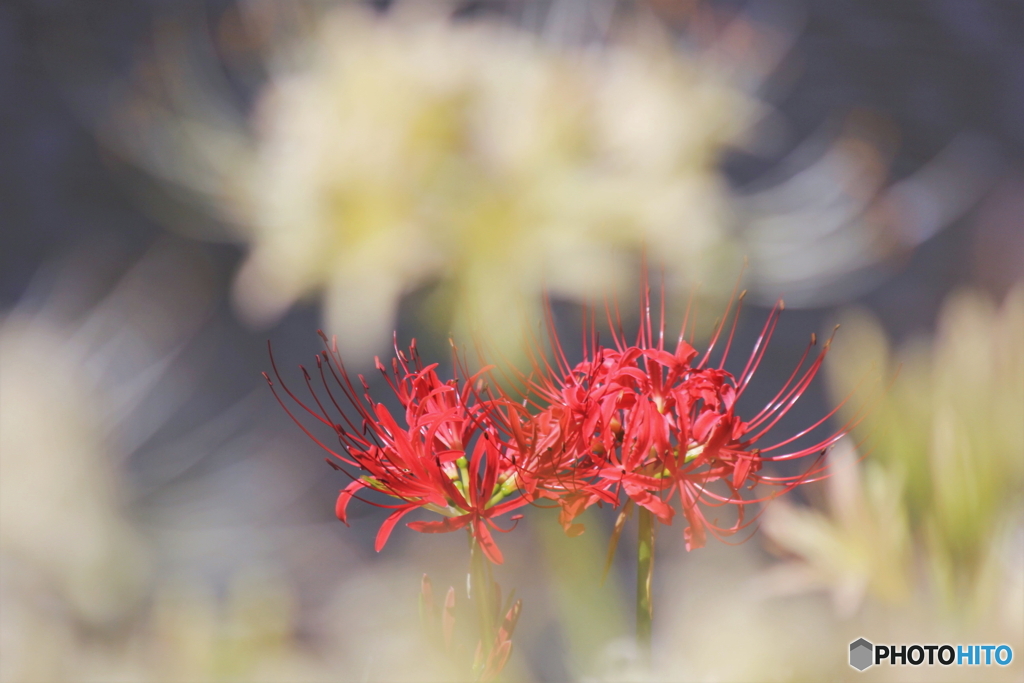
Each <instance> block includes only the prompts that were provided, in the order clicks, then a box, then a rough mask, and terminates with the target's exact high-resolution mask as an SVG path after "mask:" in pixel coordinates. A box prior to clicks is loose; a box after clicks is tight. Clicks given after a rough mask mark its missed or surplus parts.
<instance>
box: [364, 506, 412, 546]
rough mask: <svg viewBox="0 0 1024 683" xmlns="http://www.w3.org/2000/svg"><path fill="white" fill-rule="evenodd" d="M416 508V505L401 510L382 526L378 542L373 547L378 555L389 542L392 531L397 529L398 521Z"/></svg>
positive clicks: (378, 534)
mask: <svg viewBox="0 0 1024 683" xmlns="http://www.w3.org/2000/svg"><path fill="white" fill-rule="evenodd" d="M416 507H417V506H415V505H409V506H408V507H404V508H399V509H398V510H395V512H394V513H392V514H391V515H390V516H389V517H388V518H387V519H385V520H384V523H383V524H381V525H380V531H378V532H377V542H376V543H374V545H373V547H374V550H376V551H377V552H378V553H379V552H380V550H381V548H383V547H384V544H385V543H387V542H388V536H390V535H391V530H392V529H394V528H395V525H396V524H398V520H400V519H401V518H402V517H403V516H405V515H407V514H408V513H409V512H411V511H412V510H414V509H415V508H416Z"/></svg>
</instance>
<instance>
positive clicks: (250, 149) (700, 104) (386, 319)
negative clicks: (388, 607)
mask: <svg viewBox="0 0 1024 683" xmlns="http://www.w3.org/2000/svg"><path fill="white" fill-rule="evenodd" d="M401 10H402V8H399V10H396V11H392V12H390V13H388V15H386V16H383V17H382V16H375V15H373V14H371V13H369V12H368V11H365V10H363V9H358V8H355V7H352V6H349V7H341V8H338V9H335V10H333V11H331V12H329V13H327V16H326V18H324V19H323V20H322V21H320V22H319V23H318V24H317V26H316V28H315V29H314V30H312V31H309V32H307V34H306V35H305V36H304V38H303V39H302V40H299V41H298V42H297V44H295V45H291V46H290V48H291V49H289V50H288V51H287V52H286V53H285V52H283V51H282V54H286V57H287V58H280V59H278V61H277V62H276V63H275V66H274V67H273V68H272V76H271V78H270V79H269V81H268V83H267V84H266V86H265V87H264V89H263V92H262V94H261V96H260V99H259V104H258V106H257V107H256V113H255V115H254V118H253V121H252V125H251V126H248V125H246V126H243V125H242V124H241V123H239V122H238V121H235V122H234V124H232V123H231V122H230V119H225V117H223V116H221V115H220V114H219V113H218V110H217V108H216V107H213V106H210V105H209V102H208V100H210V99H211V98H212V97H215V96H216V92H214V93H212V94H211V92H209V91H207V90H203V89H202V87H203V86H202V84H201V83H200V80H201V79H200V78H199V77H198V76H197V77H195V78H194V79H193V81H189V75H188V72H187V71H185V72H184V73H175V74H174V82H175V83H177V86H176V89H175V94H174V95H173V99H174V100H176V102H175V104H174V107H176V108H177V109H176V111H171V112H170V113H168V112H166V111H158V110H154V109H153V107H152V104H150V105H142V106H139V107H134V108H133V109H131V110H130V111H127V112H126V116H125V120H124V121H123V122H122V123H124V124H125V126H126V128H125V131H129V132H125V131H122V133H121V134H120V136H119V142H118V143H117V144H118V145H119V146H121V148H122V149H128V151H129V154H131V155H132V156H133V157H135V158H136V159H140V160H143V162H144V163H147V164H148V165H149V166H150V167H151V168H154V169H155V170H156V172H157V173H159V174H160V175H162V176H163V177H165V178H167V179H170V180H172V181H173V182H175V183H178V184H183V185H186V186H189V187H191V188H192V189H194V190H197V191H199V192H200V193H202V194H204V195H206V196H208V197H212V198H213V200H214V202H215V204H217V205H218V206H219V207H220V208H221V209H222V210H223V211H224V212H225V213H226V214H227V215H229V216H231V217H233V218H234V220H235V221H236V222H237V223H238V225H239V229H240V231H241V234H242V236H243V238H244V239H245V241H247V242H248V243H249V245H250V252H249V257H248V259H247V260H246V262H245V263H244V265H243V267H242V269H241V271H240V273H239V276H238V279H237V281H236V287H235V295H236V302H237V303H238V304H239V307H240V310H241V311H242V312H243V313H244V314H245V316H246V317H248V318H249V319H251V320H254V321H269V320H273V319H275V318H276V317H277V316H279V315H280V314H281V313H282V312H283V311H284V310H285V309H286V308H287V307H288V306H290V305H291V304H292V303H293V302H295V301H296V300H297V299H299V298H300V297H304V296H307V295H312V294H317V293H321V292H322V293H323V294H324V297H325V299H324V302H325V315H326V318H327V321H328V326H329V327H330V328H331V329H332V330H333V331H335V332H336V333H338V334H339V343H340V344H342V345H344V346H345V347H346V350H347V351H350V352H353V353H356V354H359V355H362V356H364V357H365V355H366V354H367V353H368V352H370V351H372V350H374V349H376V348H378V347H379V346H380V345H381V344H382V343H383V342H385V341H386V340H387V339H388V338H389V337H390V334H391V331H392V329H393V327H394V323H395V314H396V311H397V306H398V302H399V299H400V298H401V296H402V295H404V294H406V293H408V292H410V291H412V290H414V289H416V288H418V287H420V286H423V285H434V284H439V285H440V286H439V287H438V288H437V289H436V296H435V299H434V302H435V307H434V308H433V309H432V310H433V311H435V312H438V313H439V315H438V316H434V317H435V318H438V320H440V321H444V322H439V324H441V325H445V324H448V323H450V324H451V329H453V330H455V331H456V332H461V333H466V332H469V331H474V332H479V333H483V334H484V335H486V336H487V337H488V338H489V339H490V340H491V341H492V342H496V343H498V344H499V345H502V346H505V347H508V346H509V345H515V344H517V343H518V342H519V340H520V337H521V329H522V324H523V323H524V322H526V323H529V324H532V322H533V321H534V320H533V319H534V318H535V317H537V316H536V315H535V314H536V313H537V312H538V309H539V305H540V301H541V295H542V291H543V290H544V289H548V290H550V291H551V292H552V294H553V295H554V296H556V297H566V298H569V299H573V300H580V299H593V298H598V300H599V299H600V296H601V294H602V293H610V292H614V291H616V290H618V289H619V288H621V287H622V286H623V285H624V284H626V281H627V279H628V276H629V275H630V273H631V269H632V267H633V265H634V264H635V259H636V256H637V254H639V252H640V251H641V250H644V249H645V250H646V253H647V254H648V258H649V260H650V261H651V263H652V265H653V266H655V267H664V268H665V269H666V272H667V274H668V275H669V277H670V282H673V283H679V284H682V283H692V282H694V281H697V280H703V281H705V282H706V283H709V284H712V285H715V284H717V283H719V282H725V281H728V282H729V283H731V281H732V280H733V279H734V277H735V270H733V269H732V268H733V266H735V265H737V264H736V263H735V260H734V259H732V258H731V251H730V247H729V241H728V240H727V239H726V233H725V231H724V230H723V228H724V226H725V223H726V222H727V212H726V209H725V201H724V199H725V189H724V182H723V180H722V179H721V178H720V176H719V174H718V173H717V171H716V168H715V157H716V155H717V153H718V152H719V151H720V150H721V149H722V147H723V145H725V144H726V143H727V142H729V141H730V140H733V139H734V138H735V137H736V136H737V135H738V134H739V133H740V132H741V131H742V130H743V129H744V127H745V125H746V123H747V121H748V119H749V118H750V115H751V111H752V103H751V101H750V100H748V99H747V98H746V97H745V96H743V95H742V94H741V92H740V91H739V90H737V89H735V88H734V87H732V86H730V85H729V83H728V81H727V79H726V78H725V77H724V76H723V75H722V72H721V70H720V69H718V68H717V67H716V66H715V65H714V63H713V60H711V59H710V58H708V59H704V60H702V59H698V58H696V57H692V56H688V55H686V54H682V53H680V52H678V51H677V50H675V49H674V48H673V47H672V46H671V45H670V44H669V41H668V39H667V38H666V37H665V36H662V35H660V34H658V33H656V32H654V31H653V30H651V31H645V32H643V33H642V34H641V35H640V36H639V37H638V38H634V39H633V40H631V41H620V42H616V43H613V44H612V45H610V46H607V47H602V48H594V49H590V50H587V51H584V50H581V49H569V48H559V47H557V46H553V45H551V44H545V43H543V42H542V41H541V40H540V39H539V38H537V37H534V36H532V35H529V34H526V33H524V32H521V31H516V30H515V29H512V28H510V27H507V26H506V27H499V26H495V25H486V24H479V23H469V22H461V23H452V22H450V21H447V20H440V19H436V18H432V17H429V16H428V17H423V16H421V15H416V16H413V13H412V12H403V11H401ZM198 71H199V72H202V68H200V69H199V70H198ZM182 82H183V84H182ZM207 87H208V86H207ZM147 106H149V107H150V108H149V109H148V110H147ZM140 112H143V113H141V114H140ZM128 116H130V117H132V118H131V119H130V120H129V119H128ZM147 121H148V123H146V122H147ZM140 122H141V123H140ZM197 148H198V151H197ZM188 169H195V171H194V172H190V171H189V170H188ZM442 331H445V330H443V329H442Z"/></svg>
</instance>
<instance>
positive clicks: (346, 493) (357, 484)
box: [334, 479, 366, 524]
mask: <svg viewBox="0 0 1024 683" xmlns="http://www.w3.org/2000/svg"><path fill="white" fill-rule="evenodd" d="M365 486H366V484H365V483H364V482H363V481H362V480H361V479H356V480H355V481H353V482H352V483H351V484H349V485H348V486H346V487H345V488H344V489H343V490H342V491H341V493H339V494H338V500H337V502H336V503H335V504H334V514H335V515H337V517H338V519H340V520H341V521H342V522H344V523H345V524H348V513H347V511H346V510H347V508H348V503H349V501H350V500H352V496H354V495H355V492H356V491H358V490H359V489H361V488H364V487H365Z"/></svg>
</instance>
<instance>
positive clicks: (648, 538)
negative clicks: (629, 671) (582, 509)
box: [636, 506, 654, 662]
mask: <svg viewBox="0 0 1024 683" xmlns="http://www.w3.org/2000/svg"><path fill="white" fill-rule="evenodd" d="M638 507H639V508H640V529H639V536H638V543H637V552H636V642H637V647H639V648H640V655H641V657H642V658H643V659H644V660H645V661H647V662H650V658H651V621H652V620H653V617H654V604H653V603H652V602H651V579H652V577H653V576H654V515H653V514H652V513H651V511H650V510H648V509H647V508H645V507H642V506H638Z"/></svg>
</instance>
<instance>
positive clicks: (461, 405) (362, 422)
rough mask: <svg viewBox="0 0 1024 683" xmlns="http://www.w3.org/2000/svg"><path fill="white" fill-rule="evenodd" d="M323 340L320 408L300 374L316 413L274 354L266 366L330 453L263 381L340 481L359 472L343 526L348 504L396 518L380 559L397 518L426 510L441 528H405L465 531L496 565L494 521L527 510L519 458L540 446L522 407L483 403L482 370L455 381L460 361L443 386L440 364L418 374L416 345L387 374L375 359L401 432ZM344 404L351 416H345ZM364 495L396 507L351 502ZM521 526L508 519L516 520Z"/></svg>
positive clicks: (341, 513) (343, 499)
mask: <svg viewBox="0 0 1024 683" xmlns="http://www.w3.org/2000/svg"><path fill="white" fill-rule="evenodd" d="M320 335H321V337H322V338H323V339H324V342H325V344H327V350H325V351H324V352H322V353H321V354H320V355H318V356H317V359H316V364H317V370H318V371H319V375H320V380H321V383H322V385H323V388H324V390H325V392H326V399H325V401H321V398H320V396H318V395H317V392H316V391H315V390H314V388H313V383H312V380H311V377H310V374H309V373H308V372H307V371H306V369H305V368H304V367H302V366H300V369H301V370H302V374H303V378H304V379H305V382H306V386H307V388H308V389H309V392H310V395H311V396H312V398H313V401H314V403H315V406H316V410H314V409H313V408H311V407H310V406H308V405H306V404H305V403H303V402H302V401H300V400H299V399H298V398H297V397H296V396H295V394H293V393H292V391H291V390H290V389H289V388H288V387H287V386H286V385H285V384H284V382H283V381H282V380H281V375H280V373H279V372H278V370H277V365H276V363H274V360H273V355H272V354H271V364H272V366H273V369H274V374H275V377H276V378H277V381H278V383H279V384H280V386H281V388H282V389H283V391H284V392H285V393H286V394H287V395H288V396H289V397H290V398H291V399H292V400H293V401H294V402H295V403H296V404H297V405H298V406H299V407H300V408H302V410H304V411H305V412H306V413H308V414H309V415H310V416H312V417H313V418H315V419H316V420H319V421H320V422H321V423H323V424H324V425H326V426H327V427H329V428H331V429H332V430H333V431H334V433H335V435H336V437H337V439H338V442H339V444H340V446H341V448H340V449H338V450H335V449H332V448H331V447H329V446H327V445H326V444H324V443H323V441H321V440H320V439H319V438H317V437H316V436H315V435H314V434H313V433H312V432H311V431H309V430H308V429H307V428H306V427H305V426H304V425H303V424H302V422H301V421H300V420H299V419H298V418H297V417H296V415H295V414H293V413H292V411H291V410H289V409H288V406H287V405H285V403H284V401H283V400H282V398H281V396H280V395H279V394H278V393H277V391H276V388H275V384H274V382H273V381H272V380H271V379H270V377H269V376H268V375H267V374H266V373H264V377H265V378H266V379H267V382H268V383H269V384H270V387H271V390H272V391H273V392H274V396H275V397H276V398H277V399H278V401H279V402H280V403H281V405H282V407H284V409H285V411H287V412H288V414H289V416H291V418H292V419H293V420H294V421H295V423H296V424H298V425H299V427H300V428H301V429H302V430H303V431H304V432H305V433H306V434H307V435H308V436H309V437H310V438H312V439H313V440H314V441H315V442H316V443H317V444H319V445H320V446H321V447H322V448H323V449H324V450H326V451H327V452H328V453H330V454H331V455H332V456H333V458H334V459H335V460H336V461H340V464H339V462H335V461H334V460H331V459H328V462H329V463H330V464H331V465H332V466H333V467H335V468H336V469H339V470H342V471H344V472H346V474H348V469H347V468H354V469H355V470H358V471H359V472H361V473H362V474H361V475H360V476H353V475H351V474H349V476H350V477H352V481H351V482H350V483H349V484H348V485H347V486H346V487H345V488H344V489H343V490H342V491H341V492H340V495H339V496H338V500H337V504H336V514H337V516H338V518H339V519H340V520H341V521H343V522H345V523H346V524H347V523H348V522H347V515H346V510H347V508H348V504H349V502H350V501H351V500H352V499H353V498H357V499H359V500H362V501H364V502H367V503H369V504H371V505H375V506H378V507H383V508H389V509H393V510H394V512H393V513H392V514H391V515H390V516H389V517H388V518H387V519H386V520H385V521H384V523H383V524H382V525H381V527H380V531H379V532H378V534H377V541H376V549H377V550H378V551H380V550H381V548H383V547H384V544H385V543H386V542H387V539H388V537H389V536H390V534H391V531H392V530H393V529H394V527H395V525H396V524H397V523H398V521H399V520H400V519H401V518H402V517H404V516H405V515H406V514H408V513H409V512H411V511H413V510H416V509H418V508H422V509H425V510H430V511H432V512H436V513H437V514H439V515H441V517H442V519H440V520H436V521H416V522H409V523H408V525H407V526H409V527H410V528H412V529H414V530H416V531H421V532H425V533H442V532H447V531H455V530H457V529H462V528H466V527H469V528H470V530H471V532H472V535H473V537H474V538H475V540H476V542H477V543H479V545H480V548H481V549H482V550H483V552H484V554H485V555H486V556H487V558H488V559H489V560H490V561H491V562H494V563H496V564H500V563H501V562H502V561H503V558H502V554H501V550H500V549H499V548H498V546H497V544H496V543H495V542H494V539H493V537H492V535H491V531H490V529H491V528H493V529H497V530H499V531H510V530H511V529H507V530H506V529H501V528H500V527H498V526H497V525H496V524H495V522H494V519H493V518H494V517H497V516H499V515H502V514H505V513H507V512H510V511H512V510H515V509H516V508H518V507H521V506H523V505H525V504H526V503H528V502H529V500H530V498H529V494H528V491H529V490H530V489H531V488H534V485H533V484H532V483H531V482H529V481H526V480H525V479H526V477H525V476H524V475H525V474H526V473H528V472H529V471H530V470H529V469H528V468H524V467H523V465H524V463H527V462H529V461H531V460H532V459H533V458H532V456H531V455H530V453H528V452H526V451H524V449H531V448H533V446H534V444H535V443H538V437H537V429H536V428H535V426H534V425H533V423H532V418H531V417H530V416H529V415H528V414H527V413H526V411H525V409H524V408H523V406H521V405H517V404H515V403H512V402H510V401H508V400H506V399H505V398H502V397H498V398H493V397H486V398H485V397H483V396H481V395H480V393H479V391H478V390H477V389H476V388H475V387H476V385H477V384H478V380H479V379H480V375H481V374H482V373H483V372H486V370H487V369H486V368H485V369H484V370H483V371H481V372H480V373H477V374H475V375H472V376H467V379H466V380H465V381H464V382H460V380H459V371H458V368H459V365H458V362H457V358H456V364H455V365H456V376H455V378H454V379H451V380H449V381H447V382H442V381H441V379H440V378H439V377H438V375H437V372H436V368H437V364H436V363H435V364H433V365H427V366H424V365H423V363H422V362H421V360H420V356H419V353H418V352H417V349H416V342H415V340H413V342H412V344H411V345H410V347H409V354H408V355H406V354H405V353H403V352H402V351H399V350H398V348H397V346H396V349H395V351H396V358H394V359H393V360H392V363H391V372H390V373H389V372H388V370H387V369H386V368H385V367H384V365H383V364H382V363H381V362H380V360H379V359H376V365H377V369H378V370H380V371H381V373H382V374H383V375H384V377H385V379H386V380H387V382H388V384H389V385H390V387H391V389H392V390H393V391H394V393H395V396H397V398H398V400H399V402H400V403H401V405H402V408H403V409H404V411H405V415H404V418H405V419H404V421H405V424H406V426H405V427H403V426H401V425H400V424H399V423H398V421H397V420H396V419H395V417H394V416H393V415H392V413H391V411H390V410H388V408H387V407H385V406H384V405H383V404H381V403H377V402H375V401H374V400H373V399H372V398H371V397H370V393H369V385H368V384H367V382H366V380H365V378H364V377H363V376H362V375H359V382H360V385H361V387H362V391H361V392H360V391H358V390H357V389H356V387H355V386H354V385H353V383H352V381H351V380H350V378H349V376H348V373H347V372H346V370H345V366H344V364H343V363H342V361H341V358H340V357H339V356H338V352H337V345H336V344H328V343H327V337H326V336H325V335H324V334H323V333H322V332H321V333H320ZM463 375H466V373H465V372H464V371H463ZM460 385H461V386H460ZM332 386H333V387H334V388H333V389H332ZM339 392H340V394H341V396H339ZM339 400H340V402H339ZM325 403H326V405H330V406H333V408H334V409H335V410H336V411H337V413H338V414H339V415H340V420H341V421H340V422H338V421H335V420H334V419H332V417H331V416H330V414H329V413H328V411H327V409H326V408H325ZM342 403H345V404H347V405H348V406H349V410H347V411H346V410H345V409H343V408H342V406H341V404H342ZM346 466H347V468H346ZM368 491H377V492H380V493H384V494H387V495H389V496H391V497H392V498H396V499H398V501H400V502H398V503H397V504H383V503H377V502H373V501H370V500H366V499H364V498H362V497H360V495H358V494H360V493H361V492H368ZM519 517H520V516H513V518H512V519H513V520H514V521H517V520H518V518H519Z"/></svg>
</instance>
